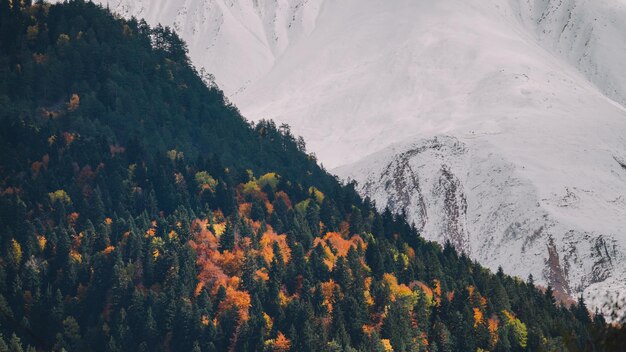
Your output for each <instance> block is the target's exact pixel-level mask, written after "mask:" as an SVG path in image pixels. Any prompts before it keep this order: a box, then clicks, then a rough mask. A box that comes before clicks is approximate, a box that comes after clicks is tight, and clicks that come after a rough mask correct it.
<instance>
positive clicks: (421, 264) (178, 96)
mask: <svg viewBox="0 0 626 352" xmlns="http://www.w3.org/2000/svg"><path fill="white" fill-rule="evenodd" d="M13 4H15V5H13ZM209 83H210V82H209ZM305 149H306V147H305V145H304V143H303V142H302V140H301V139H299V138H295V137H294V136H293V135H292V134H291V132H290V130H289V128H288V127H287V126H280V127H277V126H276V125H275V124H274V123H273V122H270V121H261V122H258V123H254V124H253V123H249V122H247V121H246V120H245V119H244V118H243V117H242V116H241V115H240V114H239V112H238V111H237V109H236V108H235V107H234V106H233V105H231V104H229V103H228V102H227V99H226V98H225V97H224V95H223V93H222V92H221V91H220V90H219V89H217V88H216V87H215V86H214V85H213V84H209V85H208V86H207V85H206V84H205V82H203V80H202V78H201V77H200V76H199V75H198V72H196V71H195V70H194V69H193V68H192V66H191V65H190V62H189V59H188V57H187V50H186V44H185V43H184V42H183V41H182V40H181V39H180V38H179V37H178V36H177V35H176V34H175V33H173V32H172V31H171V30H170V29H168V28H163V27H155V28H151V27H149V26H148V25H146V24H145V23H144V22H142V21H136V20H130V21H126V20H122V19H120V18H118V17H117V16H114V15H112V14H111V13H110V12H108V11H106V10H104V9H103V8H101V7H98V6H96V5H94V4H92V3H85V2H83V1H71V2H68V3H64V4H59V5H48V4H37V5H33V6H30V4H28V2H25V3H24V4H23V5H17V3H13V2H10V1H7V0H2V1H0V151H1V152H0V332H1V336H0V351H4V350H9V351H23V350H28V351H33V350H35V351H51V350H54V351H61V350H66V351H70V352H71V351H194V352H195V351H227V350H236V351H262V350H266V351H288V350H290V351H354V350H360V351H390V350H391V349H393V350H394V351H474V350H490V351H524V350H532V351H541V350H546V351H553V350H572V351H588V350H594V349H596V350H619V348H620V347H621V346H622V344H623V343H624V336H625V335H626V334H625V333H624V331H623V329H622V330H620V329H619V328H614V327H611V326H609V325H606V324H605V322H604V320H603V318H602V317H601V316H594V317H592V316H591V315H590V314H589V312H588V310H587V308H586V306H585V303H584V301H583V300H580V301H579V302H578V303H579V304H573V305H571V306H570V307H566V306H563V305H561V304H558V303H556V301H555V299H554V296H553V291H552V288H548V289H547V290H539V289H537V288H536V287H535V286H534V285H533V282H532V278H530V279H529V282H525V281H523V280H521V279H519V278H513V277H511V276H507V275H505V274H504V272H502V271H501V270H499V271H498V272H497V273H495V274H494V273H493V272H492V271H490V270H488V269H486V268H484V267H482V266H480V265H479V264H478V263H476V262H474V261H472V260H470V259H469V258H468V257H467V256H466V255H464V254H458V252H457V251H456V250H455V249H454V247H453V246H452V245H450V244H447V245H445V246H440V245H438V244H436V243H433V242H428V241H426V240H424V239H423V238H422V237H421V236H420V235H419V233H418V232H417V230H416V228H415V227H414V226H411V225H409V223H408V222H407V221H406V217H405V216H404V215H393V214H392V213H391V212H389V211H387V212H383V213H381V212H378V211H376V210H375V208H374V207H373V205H372V204H371V202H370V201H369V200H367V199H365V200H363V199H362V198H360V197H359V196H358V195H357V193H356V191H355V190H354V185H353V184H348V185H342V184H341V183H339V182H338V181H337V180H336V179H335V178H334V177H333V176H331V175H329V174H328V173H327V172H326V171H324V170H323V169H322V168H320V167H319V166H318V165H317V164H316V162H315V158H314V157H313V156H311V155H308V154H306V153H305Z"/></svg>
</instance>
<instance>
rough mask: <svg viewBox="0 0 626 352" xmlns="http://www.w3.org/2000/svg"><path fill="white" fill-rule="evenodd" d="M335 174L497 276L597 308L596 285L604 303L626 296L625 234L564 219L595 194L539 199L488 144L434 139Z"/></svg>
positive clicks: (569, 191) (570, 191) (519, 170)
mask: <svg viewBox="0 0 626 352" xmlns="http://www.w3.org/2000/svg"><path fill="white" fill-rule="evenodd" d="M615 170H617V169H615ZM337 171H338V173H339V174H340V175H343V176H345V177H347V178H349V179H354V180H356V181H357V182H358V185H359V189H360V191H361V192H362V193H363V194H364V195H365V196H368V197H370V198H371V199H372V200H374V201H375V202H376V204H377V206H378V207H380V208H381V209H383V208H385V207H389V208H390V209H391V210H393V211H395V212H401V211H403V210H404V211H406V212H407V215H408V217H409V219H410V220H411V221H414V222H415V224H416V226H417V227H418V228H419V229H420V230H421V231H422V233H423V235H424V236H425V237H426V238H428V239H432V240H436V241H439V242H441V243H443V242H445V241H450V242H451V243H452V244H453V245H454V246H455V247H456V248H457V249H458V250H459V251H464V252H466V253H468V254H470V255H471V256H472V257H474V258H476V259H478V260H479V261H480V262H482V263H485V264H486V265H488V266H491V267H492V268H493V269H495V268H497V267H498V266H502V267H503V268H504V270H505V272H509V273H514V274H515V275H518V276H520V277H522V278H526V277H527V276H528V275H530V274H532V275H533V276H534V277H535V279H536V280H537V281H538V282H540V283H542V284H547V285H551V286H552V287H553V288H554V289H555V290H556V291H558V292H559V293H561V297H565V296H570V297H575V296H577V295H579V294H580V293H583V292H585V295H586V297H587V298H589V299H590V300H591V301H594V299H595V300H596V301H595V302H596V303H597V305H596V306H598V307H601V306H602V304H603V303H604V302H606V301H602V300H598V298H596V297H597V296H598V289H597V287H598V285H600V286H601V287H603V288H604V290H606V291H605V292H604V293H603V294H604V295H607V294H610V295H613V294H617V292H616V291H619V290H621V289H622V286H620V284H619V283H616V281H617V282H619V281H620V278H623V277H624V276H623V275H624V272H625V268H626V266H625V264H626V263H625V261H624V253H625V248H624V246H623V241H621V240H620V237H619V236H618V235H619V233H618V232H609V231H607V232H599V231H589V230H587V229H586V228H585V226H581V224H580V223H578V224H577V223H575V222H571V221H568V220H567V219H566V218H564V217H562V214H559V213H562V212H565V213H567V212H572V213H574V214H576V213H578V212H579V211H580V208H581V207H582V208H584V200H581V198H584V197H585V194H586V193H589V191H584V190H581V189H579V188H573V187H572V188H570V187H564V189H563V193H562V194H554V195H553V197H549V198H548V197H542V196H540V193H539V190H538V189H537V187H536V186H535V185H534V184H533V183H532V182H530V180H528V179H526V177H525V176H524V167H519V166H517V165H515V164H514V163H511V162H509V161H507V160H506V159H505V158H503V157H502V155H500V153H498V151H497V149H496V148H493V147H492V146H489V145H487V144H486V143H485V142H484V141H477V140H475V139H465V140H462V139H460V138H456V137H452V136H437V137H435V138H431V139H424V140H420V141H419V142H416V143H408V144H405V145H397V146H394V147H392V148H390V149H389V150H386V151H384V152H381V153H377V154H374V155H372V156H371V157H369V158H366V159H365V160H364V161H361V162H358V163H355V164H353V165H350V166H347V167H344V168H339V169H337ZM581 203H583V204H581ZM617 221H618V222H619V221H620V220H619V219H618V220H617ZM590 227H594V226H593V225H592V226H590ZM591 287H593V288H591ZM607 292H608V293H607ZM592 295H595V296H594V297H592ZM612 299H618V296H615V297H613V298H612ZM620 299H621V298H620Z"/></svg>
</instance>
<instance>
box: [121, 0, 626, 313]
mask: <svg viewBox="0 0 626 352" xmlns="http://www.w3.org/2000/svg"><path fill="white" fill-rule="evenodd" d="M109 6H110V7H111V8H112V9H114V10H117V11H119V12H121V13H122V14H124V15H126V16H128V15H136V16H140V17H146V18H147V20H148V21H149V22H150V23H152V24H154V23H156V22H162V23H164V24H168V25H172V26H173V27H174V28H176V29H177V30H178V31H179V32H180V33H181V34H182V36H183V37H184V38H185V39H186V40H187V41H188V43H189V44H190V52H191V56H192V59H193V61H194V62H195V63H196V65H197V66H203V67H205V68H206V69H207V70H208V71H209V72H213V73H214V74H215V76H216V80H217V83H218V84H220V86H221V87H222V88H223V89H224V90H225V92H226V93H227V94H228V95H229V96H230V98H231V100H233V101H234V102H235V103H236V104H237V105H238V106H239V108H240V109H241V111H242V112H243V113H244V115H245V116H247V117H248V118H251V119H258V118H273V119H276V120H278V121H279V122H287V123H289V124H290V125H292V128H293V131H294V132H295V133H296V134H301V135H303V136H304V137H305V139H306V140H307V143H308V148H309V149H310V150H311V151H313V152H315V153H316V154H317V156H318V157H319V159H320V160H321V161H322V162H323V163H324V164H325V165H327V166H330V167H338V166H342V165H343V166H342V167H339V168H337V169H336V171H337V173H338V174H339V175H340V176H342V177H347V178H351V179H355V180H357V181H359V185H360V191H361V192H362V194H364V195H366V196H370V197H371V198H373V199H374V200H376V202H377V205H378V206H380V207H384V206H390V207H391V208H392V209H394V210H401V209H403V208H406V209H407V211H408V214H409V216H410V217H411V219H412V220H413V221H415V222H416V224H418V226H420V228H422V229H423V233H424V236H425V237H427V238H430V239H435V240H439V241H443V240H451V241H452V242H453V243H454V244H455V245H456V246H457V248H459V249H461V250H464V251H466V252H468V253H470V254H471V255H472V256H473V257H474V258H476V259H478V260H479V261H481V262H482V263H484V264H485V265H488V266H489V267H491V268H494V269H495V268H497V266H499V265H501V266H503V268H504V269H505V271H506V272H508V273H511V274H514V275H518V276H521V277H526V276H527V275H528V274H531V273H532V274H533V275H534V277H535V279H536V280H537V281H538V282H541V283H549V284H552V285H553V286H555V287H557V288H558V289H560V290H561V291H563V292H566V293H568V294H571V295H576V294H579V293H581V292H585V294H586V295H587V296H588V298H594V297H592V296H594V295H597V293H601V294H600V295H599V297H597V299H594V300H593V302H594V304H595V305H596V306H601V305H602V304H603V303H604V302H605V301H606V299H605V298H604V296H605V294H604V293H605V292H609V293H610V294H611V295H613V296H615V297H617V296H619V294H620V293H623V292H624V290H625V288H626V287H625V286H626V285H624V282H625V281H626V230H625V229H626V111H625V109H624V108H623V106H622V105H620V104H624V103H626V20H625V19H626V2H625V1H624V0H610V1H609V0H439V1H426V0H393V1H389V0H387V1H383V0H342V1H331V0H328V1H327V0H275V1H274V0H272V1H269V0H268V1H261V0H204V1H200V0H185V1H173V0H135V1H130V0H111V1H110V2H109ZM372 153H373V154H372Z"/></svg>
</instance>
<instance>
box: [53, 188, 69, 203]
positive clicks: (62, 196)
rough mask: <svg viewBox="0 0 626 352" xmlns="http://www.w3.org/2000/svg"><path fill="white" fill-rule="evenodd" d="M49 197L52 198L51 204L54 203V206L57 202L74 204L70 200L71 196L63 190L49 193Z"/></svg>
mask: <svg viewBox="0 0 626 352" xmlns="http://www.w3.org/2000/svg"><path fill="white" fill-rule="evenodd" d="M48 197H50V202H52V203H53V204H54V203H57V202H62V203H64V204H66V205H67V204H71V203H72V199H71V198H70V196H69V195H68V194H67V192H65V191H64V190H62V189H59V190H56V191H54V192H51V193H48Z"/></svg>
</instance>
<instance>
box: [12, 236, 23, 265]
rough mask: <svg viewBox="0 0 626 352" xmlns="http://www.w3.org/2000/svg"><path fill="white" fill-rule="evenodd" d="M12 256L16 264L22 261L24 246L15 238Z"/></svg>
mask: <svg viewBox="0 0 626 352" xmlns="http://www.w3.org/2000/svg"><path fill="white" fill-rule="evenodd" d="M11 257H12V259H13V263H14V264H15V266H18V265H20V263H21V262H22V246H21V245H20V243H19V242H17V241H16V240H15V239H12V240H11Z"/></svg>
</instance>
